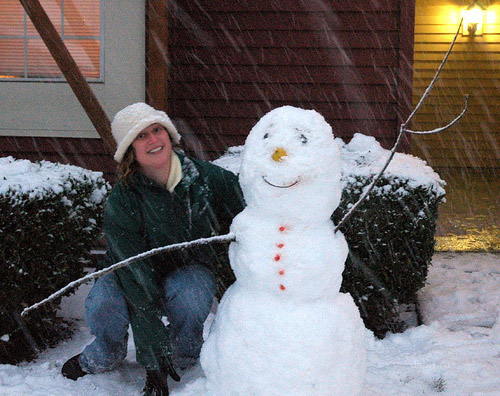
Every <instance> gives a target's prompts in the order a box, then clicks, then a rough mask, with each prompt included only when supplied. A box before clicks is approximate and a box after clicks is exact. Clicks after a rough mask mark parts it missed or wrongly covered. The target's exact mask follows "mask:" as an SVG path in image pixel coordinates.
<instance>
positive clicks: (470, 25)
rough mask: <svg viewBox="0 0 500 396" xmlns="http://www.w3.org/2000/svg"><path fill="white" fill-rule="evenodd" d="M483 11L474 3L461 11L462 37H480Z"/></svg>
mask: <svg viewBox="0 0 500 396" xmlns="http://www.w3.org/2000/svg"><path fill="white" fill-rule="evenodd" d="M484 14H485V10H484V9H483V8H481V7H480V6H479V5H477V4H476V3H474V4H473V5H472V6H470V7H469V8H467V9H466V10H463V11H462V18H463V23H462V36H482V35H483V25H484Z"/></svg>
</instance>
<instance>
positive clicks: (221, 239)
mask: <svg viewBox="0 0 500 396" xmlns="http://www.w3.org/2000/svg"><path fill="white" fill-rule="evenodd" d="M234 240H235V236H234V234H233V233H229V234H225V235H218V236H214V237H210V238H200V239H195V240H194V241H189V242H182V243H175V244H173V245H167V246H162V247H159V248H155V249H151V250H148V251H147V252H144V253H140V254H138V255H137V256H133V257H129V258H128V259H125V260H123V261H120V262H118V263H116V264H113V265H110V266H109V267H106V268H104V269H102V270H100V271H96V272H92V273H91V274H88V275H85V276H84V277H82V278H80V279H77V280H75V281H73V282H71V283H68V284H67V285H66V286H64V287H63V288H62V289H60V290H58V291H57V292H55V293H54V294H52V295H50V296H49V297H47V298H46V299H44V300H42V301H40V302H38V303H36V304H33V305H32V306H30V307H28V308H25V309H24V310H23V312H21V316H24V315H26V314H27V313H28V312H29V311H32V310H34V309H37V308H38V307H40V306H42V305H44V304H46V303H48V302H50V301H52V300H54V299H56V298H58V297H61V296H62V295H63V294H65V293H66V292H68V291H70V290H72V289H74V288H75V287H78V286H80V285H83V284H84V283H87V282H89V281H91V280H92V279H96V278H99V277H101V276H103V275H106V274H109V273H110V272H113V271H116V270H117V269H119V268H123V267H126V266H128V265H130V264H132V263H135V262H136V261H139V260H142V259H145V258H147V257H151V256H154V255H157V254H159V253H165V252H169V251H172V250H179V249H183V248H187V247H191V246H196V245H206V244H209V243H228V242H232V241H234Z"/></svg>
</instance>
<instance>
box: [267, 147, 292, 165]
mask: <svg viewBox="0 0 500 396" xmlns="http://www.w3.org/2000/svg"><path fill="white" fill-rule="evenodd" d="M287 155H288V154H287V153H286V151H285V149H283V148H281V147H278V148H277V149H276V150H274V153H273V154H272V155H271V157H272V158H273V160H274V161H276V162H281V161H282V160H283V157H286V156H287Z"/></svg>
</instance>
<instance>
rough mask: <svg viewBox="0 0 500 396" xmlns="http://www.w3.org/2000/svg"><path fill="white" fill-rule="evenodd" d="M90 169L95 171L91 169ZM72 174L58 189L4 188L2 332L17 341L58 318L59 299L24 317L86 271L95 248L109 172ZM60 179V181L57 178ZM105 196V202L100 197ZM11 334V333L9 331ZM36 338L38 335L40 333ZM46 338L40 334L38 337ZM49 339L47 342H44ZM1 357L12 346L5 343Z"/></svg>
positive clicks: (0, 202) (0, 207) (0, 204)
mask: <svg viewBox="0 0 500 396" xmlns="http://www.w3.org/2000/svg"><path fill="white" fill-rule="evenodd" d="M89 174H90V173H89ZM78 176H79V177H78V179H77V178H74V177H73V176H72V175H71V174H68V176H67V179H66V180H64V182H62V183H60V187H61V188H60V189H56V191H58V192H53V191H44V192H43V194H41V195H40V194H31V196H30V194H29V193H19V191H14V190H13V189H11V190H9V191H7V192H6V193H4V194H0V263H1V265H0V301H1V305H0V336H4V340H6V339H7V338H9V341H10V342H12V340H13V339H15V338H16V334H17V335H19V334H21V333H22V334H23V336H24V338H25V341H27V342H28V343H32V341H34V342H37V340H29V338H30V333H34V334H36V333H39V331H33V332H32V331H31V330H32V329H35V328H37V327H39V326H40V325H41V323H43V322H46V321H48V322H47V325H46V326H48V327H50V324H49V322H53V321H54V318H55V313H56V309H57V308H58V305H59V302H60V301H57V302H55V303H53V304H52V305H50V306H48V307H46V308H41V309H38V310H36V311H35V312H33V313H30V314H28V315H27V316H26V317H24V318H22V324H21V323H20V322H19V320H20V317H19V316H18V315H19V314H20V312H21V311H22V310H23V309H24V308H25V307H27V306H30V305H32V304H34V303H36V302H38V301H40V300H42V299H44V298H46V297H48V296H49V295H51V294H52V293H54V292H55V291H57V290H59V289H60V288H62V287H63V286H65V285H66V284H68V283H69V282H71V281H73V280H75V279H77V278H79V277H81V276H82V275H83V274H84V267H86V266H88V265H89V262H90V250H91V248H92V247H93V245H94V244H95V241H96V238H97V236H98V235H97V234H98V233H99V229H100V226H101V223H102V214H103V204H104V202H103V201H104V200H102V199H101V200H99V199H97V202H95V201H96V199H95V196H93V194H94V191H95V190H100V194H101V195H102V194H105V193H106V192H107V191H108V189H109V187H108V185H107V183H106V182H105V180H104V179H103V178H98V177H95V175H94V176H93V178H91V177H87V176H86V175H85V174H79V175H78ZM56 183H59V181H56ZM99 201H101V202H99ZM5 336H8V337H5ZM34 338H36V336H35V337H34ZM38 342H40V340H38ZM42 343H43V342H42ZM0 344H1V345H0V363H2V362H4V360H5V359H8V357H5V356H4V354H3V353H2V350H4V351H7V350H8V347H7V345H6V344H5V341H2V342H1V343H0Z"/></svg>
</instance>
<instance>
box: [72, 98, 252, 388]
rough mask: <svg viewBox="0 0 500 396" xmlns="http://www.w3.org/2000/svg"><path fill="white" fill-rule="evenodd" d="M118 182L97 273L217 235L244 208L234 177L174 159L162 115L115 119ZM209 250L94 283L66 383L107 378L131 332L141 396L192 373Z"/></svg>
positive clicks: (141, 110)
mask: <svg viewBox="0 0 500 396" xmlns="http://www.w3.org/2000/svg"><path fill="white" fill-rule="evenodd" d="M111 129H112V134H113V137H114V138H115V140H116V143H117V150H116V153H115V156H114V159H115V160H116V161H117V162H118V163H119V177H118V181H117V183H116V185H115V186H114V188H113V190H112V192H111V194H110V195H109V197H108V200H107V203H106V210H105V220H104V232H105V235H106V240H107V245H108V251H107V254H106V257H105V259H104V260H103V262H102V263H100V266H101V267H105V266H109V265H111V264H113V263H116V262H118V261H121V260H124V259H126V258H128V257H131V256H135V255H137V254H139V253H141V252H144V251H147V250H150V249H152V248H155V247H160V246H165V245H169V244H172V243H179V242H184V241H189V240H194V239H197V238H202V237H209V236H212V235H216V234H219V233H222V232H223V231H224V232H225V231H226V230H225V229H224V228H227V226H228V225H229V223H230V221H231V219H232V218H233V217H234V216H235V215H236V214H237V213H238V212H239V211H241V210H242V209H243V200H242V195H241V190H240V188H239V184H238V181H237V178H236V176H234V175H233V174H232V173H230V172H228V171H225V170H223V169H222V168H219V167H217V166H215V165H213V164H210V163H208V162H204V161H200V160H196V159H192V158H189V157H187V156H185V155H184V154H182V153H181V152H180V151H173V150H172V144H177V143H179V141H180V135H179V133H178V132H177V130H176V128H175V126H174V125H173V123H172V122H171V121H170V119H169V118H168V116H167V115H166V114H165V113H164V112H162V111H158V110H155V109H154V108H152V107H151V106H148V105H147V104H145V103H136V104H133V105H130V106H128V107H126V108H125V109H123V110H121V111H120V112H118V113H117V114H116V116H115V118H114V120H113V123H112V125H111ZM216 260H217V255H216V252H215V251H214V250H213V248H212V247H211V246H210V245H205V246H199V247H195V248H190V249H184V250H181V251H177V252H173V253H170V254H163V255H157V256H153V257H151V258H147V259H144V260H142V261H139V262H137V263H134V264H132V265H130V266H128V267H126V268H123V269H119V270H117V271H116V272H115V273H111V274H109V275H106V276H103V277H101V278H99V279H98V280H97V282H96V283H95V285H94V286H93V288H92V290H91V291H90V293H89V296H88V297H87V299H86V302H85V306H86V308H85V309H86V319H87V323H88V325H89V327H90V329H91V332H92V334H93V335H94V336H95V337H96V338H95V340H94V341H93V342H92V343H91V344H90V345H88V346H87V347H86V348H85V350H84V351H83V352H82V353H81V354H79V355H77V356H74V357H73V358H71V359H70V360H68V361H67V362H66V363H65V364H64V366H63V368H62V374H63V375H64V376H66V377H68V378H70V379H73V380H76V379H77V378H79V377H81V376H83V375H86V374H89V373H99V372H103V371H106V370H111V369H113V367H114V366H116V364H117V363H119V362H121V361H122V360H123V359H124V358H125V356H126V353H127V338H128V337H127V331H128V325H129V324H131V326H132V332H133V335H134V342H135V346H136V352H137V353H136V359H137V361H138V362H139V363H140V364H141V365H143V366H144V367H145V368H146V373H147V376H146V386H145V394H146V395H168V388H167V374H169V375H171V376H172V378H174V379H176V380H178V379H179V377H178V375H177V374H176V372H175V369H174V367H175V368H176V369H183V368H186V367H188V366H190V365H192V364H193V363H194V362H195V361H196V359H197V358H198V356H199V353H200V349H201V344H202V342H203V339H202V332H203V322H204V321H205V319H206V317H207V316H208V313H209V310H210V306H211V304H212V301H213V298H214V296H215V293H216V280H215V276H214V273H213V266H214V263H215V261H216Z"/></svg>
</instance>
